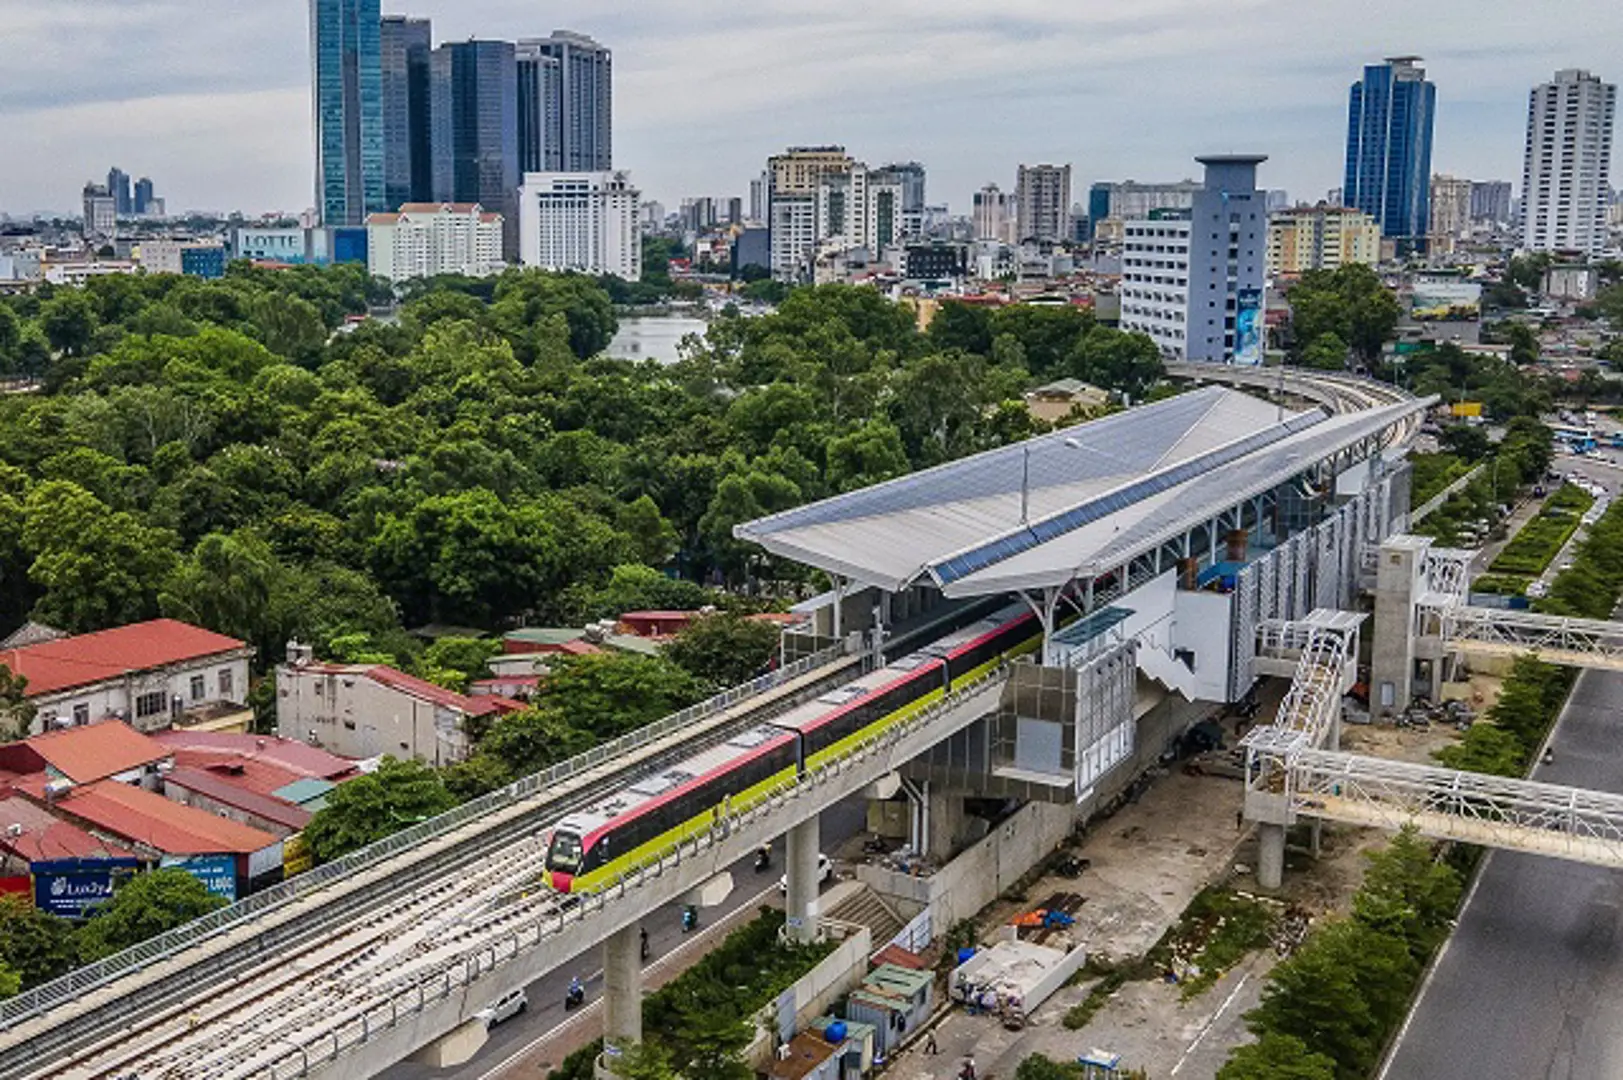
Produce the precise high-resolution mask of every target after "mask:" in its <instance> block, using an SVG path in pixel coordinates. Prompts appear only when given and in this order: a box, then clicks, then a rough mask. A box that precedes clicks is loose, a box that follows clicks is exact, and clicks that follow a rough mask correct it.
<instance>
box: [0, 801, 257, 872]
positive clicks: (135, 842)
mask: <svg viewBox="0 0 1623 1080" xmlns="http://www.w3.org/2000/svg"><path fill="white" fill-rule="evenodd" d="M13 787H14V788H15V789H16V790H17V791H18V792H19V793H21V794H23V795H26V796H27V797H28V798H29V799H30V800H32V801H33V802H34V803H35V804H36V805H38V806H42V807H44V808H45V809H46V810H48V811H49V812H50V813H51V814H52V815H54V816H55V817H58V818H61V819H63V820H66V821H68V822H71V823H72V824H75V825H77V826H79V827H80V828H82V829H84V830H86V831H87V832H90V833H91V834H92V835H103V836H110V837H112V838H114V839H115V840H117V841H121V842H123V843H124V844H127V845H128V846H129V847H131V848H133V849H134V851H135V855H136V857H137V858H141V859H147V860H150V861H153V862H158V861H160V860H161V859H164V858H168V859H171V860H185V859H190V858H195V857H198V856H210V855H225V856H229V857H230V858H231V860H232V862H233V864H234V865H235V867H236V875H235V876H236V895H239V896H240V895H242V894H243V893H245V892H248V891H251V890H253V889H256V888H261V887H263V886H265V885H269V884H272V883H274V882H276V881H280V880H281V877H282V841H281V838H280V837H278V836H275V835H273V834H271V833H268V832H265V831H264V830H262V829H255V828H251V827H249V826H247V825H243V824H241V823H239V822H236V821H232V820H231V819H229V818H225V817H221V816H220V815H219V814H216V813H210V812H208V811H205V810H198V809H195V808H193V807H190V806H183V805H181V804H180V803H177V802H171V801H170V800H168V799H166V798H164V797H163V796H162V795H158V794H155V793H154V792H151V791H147V790H145V789H144V788H138V787H133V786H131V785H129V784H121V783H119V782H117V781H116V780H98V781H96V782H95V783H93V784H84V785H77V786H74V787H71V788H68V789H66V790H61V789H59V788H58V786H57V785H55V784H49V783H48V782H47V781H46V780H45V778H44V776H43V775H42V774H35V775H34V776H25V777H22V778H20V779H18V780H16V781H14V782H13Z"/></svg>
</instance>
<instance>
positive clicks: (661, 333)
mask: <svg viewBox="0 0 1623 1080" xmlns="http://www.w3.org/2000/svg"><path fill="white" fill-rule="evenodd" d="M709 325H710V324H709V323H707V322H705V321H704V320H703V319H696V318H694V317H693V316H691V315H641V316H635V317H626V316H621V317H620V331H619V333H617V334H615V335H614V340H613V341H611V342H609V348H608V354H609V355H610V356H612V357H614V358H615V359H617V360H657V361H659V362H660V363H661V364H672V363H675V362H676V361H677V360H678V359H680V357H679V356H678V355H677V346H678V345H680V344H681V343H682V339H683V338H685V337H687V336H688V335H689V334H699V335H703V334H704V332H705V330H706V329H708V328H709Z"/></svg>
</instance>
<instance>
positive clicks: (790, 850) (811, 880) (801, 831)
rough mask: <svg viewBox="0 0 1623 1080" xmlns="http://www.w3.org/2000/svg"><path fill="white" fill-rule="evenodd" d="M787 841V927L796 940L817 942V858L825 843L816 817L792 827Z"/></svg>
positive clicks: (785, 908) (805, 942)
mask: <svg viewBox="0 0 1623 1080" xmlns="http://www.w3.org/2000/svg"><path fill="white" fill-rule="evenodd" d="M786 841H787V842H786V847H787V851H786V852H785V859H784V861H785V863H787V872H788V875H789V881H788V886H789V888H788V896H786V897H785V898H784V899H785V904H784V911H785V913H786V915H787V919H786V921H785V928H786V929H787V931H788V934H789V936H790V937H791V938H792V939H793V940H795V941H798V942H801V943H803V944H809V943H811V942H813V941H816V940H817V893H818V882H817V856H818V849H819V847H820V846H821V843H822V841H821V830H820V829H819V827H818V821H817V818H816V817H812V818H809V819H808V820H806V821H802V822H801V823H800V824H799V825H796V826H794V827H793V828H791V829H790V830H789V834H788V836H787V838H786Z"/></svg>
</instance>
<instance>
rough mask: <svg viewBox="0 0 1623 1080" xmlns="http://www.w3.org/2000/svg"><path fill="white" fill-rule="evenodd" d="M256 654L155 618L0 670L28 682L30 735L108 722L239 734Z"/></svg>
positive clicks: (43, 644)
mask: <svg viewBox="0 0 1623 1080" xmlns="http://www.w3.org/2000/svg"><path fill="white" fill-rule="evenodd" d="M253 652H254V651H253V649H252V648H251V647H250V646H248V645H247V644H245V643H244V642H241V641H238V640H237V639H236V638H231V637H226V636H225V635H224V634H216V633H214V632H213V631H211V630H205V629H203V628H202V627H200V626H192V625H190V624H188V623H183V622H180V621H178V620H175V619H153V620H151V621H149V622H141V623H131V624H130V625H128V626H120V627H115V628H114V629H111V630H98V631H96V632H95V633H91V634H75V635H73V636H71V637H63V638H57V639H55V640H46V641H40V642H37V643H35V644H32V645H22V646H18V647H15V648H9V649H4V650H0V664H4V665H5V666H6V667H7V668H10V669H11V671H12V673H13V674H16V675H21V676H23V677H24V678H26V679H27V680H28V685H27V689H26V695H27V698H28V701H29V703H30V704H32V705H33V706H34V709H35V716H34V720H33V724H32V733H36V734H37V733H39V732H42V731H51V730H56V729H59V728H66V727H76V726H83V725H85V724H92V723H96V722H98V721H102V720H108V719H117V720H124V721H127V722H128V723H130V724H132V725H133V726H134V727H135V728H136V729H137V730H139V731H155V730H159V729H162V728H168V727H172V726H180V727H185V726H190V725H193V724H199V725H203V726H207V727H210V728H214V729H218V730H239V731H240V730H244V729H246V727H247V725H248V723H249V721H250V720H251V719H252V711H251V710H250V709H248V708H247V707H246V706H245V705H243V704H242V702H243V701H244V699H245V698H246V696H247V693H248V661H249V659H250V658H251V657H252V656H253Z"/></svg>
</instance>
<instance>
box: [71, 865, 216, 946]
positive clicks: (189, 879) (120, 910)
mask: <svg viewBox="0 0 1623 1080" xmlns="http://www.w3.org/2000/svg"><path fill="white" fill-rule="evenodd" d="M225 903H226V901H225V898H224V897H221V896H216V895H214V894H213V893H211V892H209V891H208V888H207V887H206V886H205V885H204V884H203V883H202V882H201V881H199V880H198V879H197V878H195V877H193V876H192V875H191V874H188V873H187V872H186V871H184V870H151V871H148V872H146V873H144V874H136V875H135V876H134V877H132V878H129V879H128V880H126V881H125V882H124V883H123V884H122V885H120V886H119V887H118V889H117V891H116V892H114V893H113V898H112V899H111V900H106V901H103V902H102V903H101V904H98V905H97V906H96V907H95V908H93V909H92V912H91V913H92V916H93V917H92V918H91V920H90V921H89V922H88V923H86V924H85V925H84V926H83V927H81V928H80V930H79V932H78V935H77V941H78V946H79V956H80V959H81V960H83V961H84V962H85V963H90V962H91V961H94V960H100V959H101V958H103V957H106V956H111V955H113V954H114V953H116V952H122V951H123V950H125V949H128V948H130V947H131V946H134V945H139V944H140V943H141V942H143V941H145V940H147V939H148V938H151V937H156V936H157V935H158V934H161V933H163V932H164V931H165V930H173V929H174V928H175V927H177V926H180V925H182V924H184V923H188V922H191V921H192V920H193V919H196V918H199V917H201V916H203V915H207V914H208V913H209V912H211V911H213V910H214V909H215V908H220V907H224V906H225Z"/></svg>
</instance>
